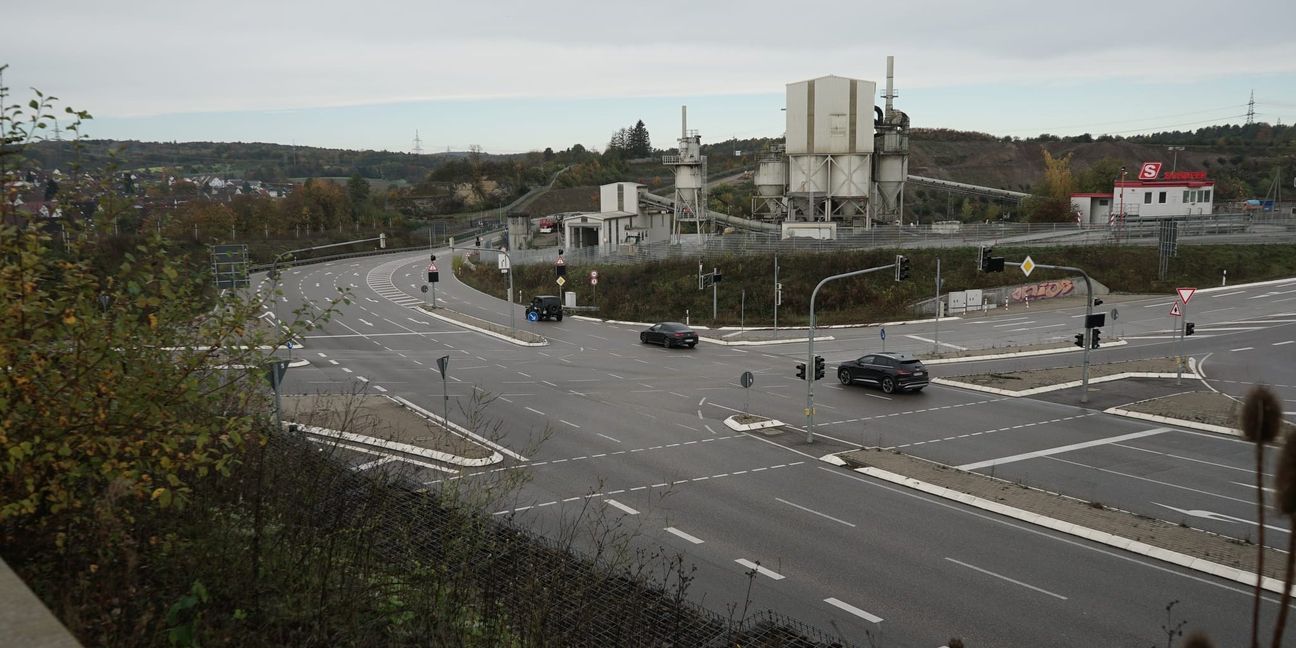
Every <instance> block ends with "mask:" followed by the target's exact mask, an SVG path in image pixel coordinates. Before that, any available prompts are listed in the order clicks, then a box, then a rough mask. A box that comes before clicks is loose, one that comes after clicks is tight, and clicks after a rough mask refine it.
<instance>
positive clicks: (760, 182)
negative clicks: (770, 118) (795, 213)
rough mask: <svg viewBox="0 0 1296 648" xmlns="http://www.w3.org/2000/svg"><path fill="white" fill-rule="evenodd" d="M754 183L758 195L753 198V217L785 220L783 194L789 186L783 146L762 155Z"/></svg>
mask: <svg viewBox="0 0 1296 648" xmlns="http://www.w3.org/2000/svg"><path fill="white" fill-rule="evenodd" d="M753 182H754V184H755V185H756V195H755V196H752V216H753V217H754V218H756V219H757V220H765V221H781V220H783V219H784V217H785V216H786V215H787V201H786V200H785V199H784V198H783V194H784V192H786V191H787V186H788V163H787V157H785V156H784V154H783V147H782V146H780V145H777V144H776V145H774V146H772V147H771V148H770V149H769V150H768V151H766V152H765V153H764V154H763V155H761V159H760V163H759V164H758V165H757V167H756V176H755V177H754V178H753Z"/></svg>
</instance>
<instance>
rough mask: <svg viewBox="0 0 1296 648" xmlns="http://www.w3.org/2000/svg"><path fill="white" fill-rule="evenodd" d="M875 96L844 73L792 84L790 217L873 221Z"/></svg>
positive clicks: (789, 90) (872, 86)
mask: <svg viewBox="0 0 1296 648" xmlns="http://www.w3.org/2000/svg"><path fill="white" fill-rule="evenodd" d="M876 94H877V84H876V83H873V82H872V81H864V80H860V79H848V78H845V77H839V76H825V77H820V78H818V79H811V80H809V81H798V82H796V83H789V84H788V85H787V139H786V141H787V155H788V185H787V197H788V220H800V221H827V220H847V221H851V222H854V221H857V220H859V219H863V220H864V224H865V225H866V226H869V225H871V222H870V221H871V215H872V214H871V211H870V209H871V205H870V202H869V198H870V196H871V195H872V194H873V164H872V162H873V159H872V158H873V142H874V114H875V113H874V109H873V97H874V96H876Z"/></svg>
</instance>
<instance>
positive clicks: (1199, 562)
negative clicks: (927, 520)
mask: <svg viewBox="0 0 1296 648" xmlns="http://www.w3.org/2000/svg"><path fill="white" fill-rule="evenodd" d="M837 461H842V460H841V459H838V460H837ZM830 463H835V462H830ZM844 463H845V462H844V461H842V464H844ZM842 464H838V465H842ZM854 471H855V472H857V473H860V474H863V475H868V476H870V477H875V478H877V479H881V480H883V481H888V482H891V483H893V484H897V485H900V486H904V487H906V488H910V489H913V490H916V491H919V492H923V493H927V494H928V495H934V496H936V497H939V498H941V499H945V500H950V501H955V502H959V503H962V504H967V505H968V506H971V507H974V508H979V509H981V510H983V511H988V512H991V513H996V514H999V515H1003V516H1005V517H1010V518H1013V519H1016V520H1021V521H1022V522H1027V523H1029V524H1034V525H1036V526H1042V527H1044V528H1047V529H1053V530H1054V531H1059V532H1061V533H1065V534H1067V535H1071V536H1075V537H1077V538H1083V539H1085V540H1092V541H1094V542H1097V543H1099V544H1105V545H1107V546H1109V547H1115V548H1117V549H1123V550H1125V551H1130V552H1132V553H1136V554H1138V555H1140V556H1146V557H1148V558H1154V559H1156V560H1160V561H1163V562H1168V563H1170V564H1173V565H1178V566H1180V567H1184V568H1186V569H1191V570H1193V571H1198V572H1202V573H1204V574H1211V575H1213V576H1219V577H1220V578H1224V579H1227V580H1231V581H1235V582H1238V583H1242V584H1244V585H1248V586H1252V587H1254V586H1255V583H1256V575H1255V574H1253V573H1250V572H1246V571H1243V570H1241V569H1238V568H1236V567H1229V566H1228V565H1221V564H1219V563H1216V562H1211V561H1209V560H1205V559H1202V558H1195V557H1193V556H1189V555H1188V554H1184V553H1180V552H1178V551H1171V550H1169V549H1162V548H1161V547H1154V546H1152V545H1150V544H1147V543H1146V542H1140V541H1138V540H1131V539H1129V538H1123V537H1121V536H1117V535H1113V534H1110V533H1107V532H1106V531H1099V530H1097V529H1090V528H1088V527H1083V526H1080V525H1078V524H1072V523H1070V522H1066V521H1064V520H1059V519H1057V518H1051V517H1048V516H1045V515H1039V514H1037V513H1031V512H1030V511H1025V510H1022V509H1019V508H1016V507H1012V506H1007V505H1005V504H1000V503H999V502H994V501H991V500H988V499H984V498H981V497H977V496H975V495H969V494H967V493H963V492H960V491H956V490H953V489H950V488H945V487H944V486H937V485H935V484H930V483H927V482H924V481H920V480H917V479H912V478H909V477H905V476H904V475H899V474H896V473H893V472H889V471H886V470H881V469H879V468H868V467H866V468H855V469H854ZM1261 587H1263V588H1264V589H1266V590H1268V591H1269V592H1272V593H1274V594H1282V592H1283V583H1282V581H1280V580H1278V579H1276V578H1269V577H1268V576H1266V577H1264V578H1262V579H1261Z"/></svg>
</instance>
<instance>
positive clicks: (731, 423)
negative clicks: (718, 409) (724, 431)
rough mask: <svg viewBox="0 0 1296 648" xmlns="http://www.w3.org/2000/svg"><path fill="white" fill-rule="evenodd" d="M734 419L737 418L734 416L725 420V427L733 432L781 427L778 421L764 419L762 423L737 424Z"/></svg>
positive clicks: (781, 422)
mask: <svg viewBox="0 0 1296 648" xmlns="http://www.w3.org/2000/svg"><path fill="white" fill-rule="evenodd" d="M736 418H738V417H737V415H734V416H730V417H729V418H727V419H725V420H724V424H725V427H727V428H729V429H730V430H733V431H735V432H751V431H752V430H764V429H765V428H772V427H781V426H782V425H783V421H780V420H778V419H766V420H764V421H757V422H756V423H739V422H738V421H736V420H734V419H736Z"/></svg>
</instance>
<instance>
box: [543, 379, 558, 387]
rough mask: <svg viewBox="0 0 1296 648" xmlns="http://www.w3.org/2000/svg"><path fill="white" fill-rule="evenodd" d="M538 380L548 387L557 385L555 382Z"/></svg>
mask: <svg viewBox="0 0 1296 648" xmlns="http://www.w3.org/2000/svg"><path fill="white" fill-rule="evenodd" d="M540 382H542V383H544V384H546V385H549V386H550V387H557V386H558V385H555V384H553V383H551V382H549V381H548V380H541V381H540Z"/></svg>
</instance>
